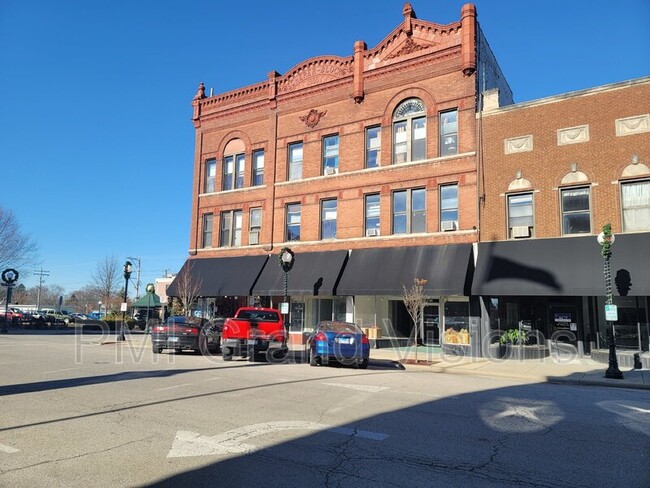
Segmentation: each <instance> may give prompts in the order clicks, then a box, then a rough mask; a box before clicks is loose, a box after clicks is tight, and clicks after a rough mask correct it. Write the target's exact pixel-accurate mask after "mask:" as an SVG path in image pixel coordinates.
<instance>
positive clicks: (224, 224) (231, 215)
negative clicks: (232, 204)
mask: <svg viewBox="0 0 650 488" xmlns="http://www.w3.org/2000/svg"><path fill="white" fill-rule="evenodd" d="M241 229H242V212H241V210H229V211H227V212H221V236H220V246H221V247H236V246H241Z"/></svg>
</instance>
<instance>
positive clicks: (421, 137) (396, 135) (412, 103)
mask: <svg viewBox="0 0 650 488" xmlns="http://www.w3.org/2000/svg"><path fill="white" fill-rule="evenodd" d="M426 157H427V118H426V108H425V106H424V103H422V100H420V99H418V98H409V99H408V100H405V101H404V102H402V103H401V104H400V105H399V106H398V107H397V108H396V109H395V113H394V114H393V164H400V163H407V162H409V161H421V160H423V159H426Z"/></svg>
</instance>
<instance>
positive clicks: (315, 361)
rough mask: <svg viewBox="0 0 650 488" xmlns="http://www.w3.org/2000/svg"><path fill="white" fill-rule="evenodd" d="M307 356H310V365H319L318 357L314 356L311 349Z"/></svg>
mask: <svg viewBox="0 0 650 488" xmlns="http://www.w3.org/2000/svg"><path fill="white" fill-rule="evenodd" d="M307 357H309V366H318V358H317V357H316V356H314V354H313V353H312V352H311V349H307Z"/></svg>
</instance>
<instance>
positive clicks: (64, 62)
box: [0, 0, 650, 292]
mask: <svg viewBox="0 0 650 488" xmlns="http://www.w3.org/2000/svg"><path fill="white" fill-rule="evenodd" d="M463 3H465V2H462V1H456V0H445V1H442V0H437V1H433V0H414V1H412V2H411V4H412V6H413V8H414V9H415V11H416V13H417V16H418V17H419V18H421V19H425V20H429V21H433V22H438V23H441V24H446V23H449V22H453V21H456V20H458V19H459V18H460V10H461V6H462V5H463ZM474 3H475V5H476V6H477V10H478V19H479V22H480V24H481V28H482V29H483V32H484V33H485V35H486V37H487V40H488V42H489V44H490V46H491V48H492V50H493V51H494V53H495V55H496V57H497V59H498V61H499V64H500V65H501V69H502V70H503V72H504V74H505V77H506V79H507V80H508V82H509V84H510V87H511V88H512V91H513V93H514V97H515V101H516V102H522V101H528V100H533V99H537V98H543V97H547V96H551V95H555V94H559V93H564V92H567V91H573V90H580V89H584V88H590V87H594V86H598V85H602V84H607V83H612V82H617V81H623V80H628V79H633V78H638V77H642V76H648V75H649V74H650V1H648V0H619V1H617V2H611V1H605V0H571V1H568V0H547V1H540V0H527V1H521V0H477V1H475V2H474ZM403 5H404V2H403V1H402V0H354V1H349V0H347V1H341V0H328V1H327V2H313V1H294V0H285V1H284V2H269V1H257V0H240V1H238V2H227V1H224V0H212V1H203V2H194V1H180V0H178V1H171V0H155V1H154V0H59V1H52V0H32V1H24V0H1V1H0V97H1V106H0V127H2V130H0V179H1V180H2V181H4V183H5V184H4V185H3V186H4V191H3V192H2V194H1V195H0V205H2V206H3V207H6V208H9V209H11V210H13V211H14V213H15V215H16V217H17V218H18V221H19V223H20V225H21V228H22V230H23V231H24V232H25V233H27V234H29V235H30V236H31V237H32V238H33V239H34V240H35V241H36V242H37V244H38V247H39V256H40V260H41V261H42V268H43V269H44V270H47V271H49V272H50V275H49V277H48V278H47V280H46V284H51V285H53V284H57V285H61V286H63V287H64V288H65V290H66V291H67V292H72V291H74V290H75V289H78V288H81V287H83V286H84V285H86V284H88V283H89V282H90V276H91V273H92V271H93V270H94V269H95V267H96V265H97V263H98V262H99V261H101V260H103V259H104V258H105V257H107V256H113V255H114V256H116V257H117V258H118V259H119V260H120V262H121V261H123V260H124V259H125V258H126V257H127V256H136V257H139V258H141V262H142V277H141V279H142V282H143V283H147V282H150V281H153V280H154V279H155V278H156V277H159V276H162V275H163V273H164V272H165V270H169V271H172V272H176V271H178V269H179V268H180V266H181V265H182V264H183V262H184V261H185V258H186V256H187V250H188V245H189V219H190V212H191V188H192V170H193V153H194V129H193V126H192V123H191V120H190V118H191V115H192V111H191V106H190V102H191V99H192V97H193V96H194V94H195V93H196V88H197V85H198V83H199V82H201V81H202V82H204V83H205V86H206V88H207V91H208V93H209V90H210V88H213V89H214V92H215V93H220V92H223V91H227V90H231V89H234V88H238V87H241V86H245V85H248V84H252V83H257V82H260V81H263V80H265V79H266V74H267V73H268V72H269V71H272V70H276V71H278V72H279V73H281V74H282V73H284V72H286V71H287V70H289V69H290V68H291V67H292V66H294V65H295V64H297V63H299V62H301V61H303V60H305V59H307V58H310V57H312V56H320V55H325V54H333V55H339V56H348V55H351V54H352V52H353V45H354V42H355V41H357V40H363V41H365V42H366V43H367V45H368V47H373V46H375V45H376V44H378V43H379V42H380V41H381V40H382V39H383V38H384V37H385V36H386V35H387V34H388V33H389V32H391V31H392V30H393V29H394V28H395V27H396V26H397V25H398V24H399V23H400V22H401V21H402V19H403V17H402V8H403ZM34 269H37V267H34ZM20 271H21V282H22V283H24V284H25V285H26V286H28V287H29V286H34V285H35V284H36V283H37V279H36V278H35V277H34V276H33V275H32V273H31V272H32V271H33V270H32V269H25V270H20Z"/></svg>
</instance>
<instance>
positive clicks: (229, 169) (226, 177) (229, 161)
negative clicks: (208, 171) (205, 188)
mask: <svg viewBox="0 0 650 488" xmlns="http://www.w3.org/2000/svg"><path fill="white" fill-rule="evenodd" d="M234 171H235V157H234V156H226V157H225V158H223V181H222V182H221V189H222V190H224V191H225V190H232V185H233V183H234V176H233V175H234Z"/></svg>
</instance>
